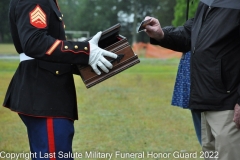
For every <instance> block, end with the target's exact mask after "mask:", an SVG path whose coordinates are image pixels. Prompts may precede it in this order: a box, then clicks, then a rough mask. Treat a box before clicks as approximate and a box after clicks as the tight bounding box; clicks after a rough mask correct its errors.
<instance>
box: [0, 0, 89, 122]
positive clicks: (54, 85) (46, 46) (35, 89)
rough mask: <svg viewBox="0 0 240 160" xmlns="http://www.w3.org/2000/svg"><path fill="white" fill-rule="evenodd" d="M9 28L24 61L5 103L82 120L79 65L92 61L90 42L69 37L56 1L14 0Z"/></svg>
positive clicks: (44, 114) (35, 112)
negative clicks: (77, 78) (77, 84)
mask: <svg viewBox="0 0 240 160" xmlns="http://www.w3.org/2000/svg"><path fill="white" fill-rule="evenodd" d="M9 18H10V27H11V34H12V39H13V42H14V45H15V48H16V50H17V52H18V53H25V54H26V55H27V56H29V57H33V58H35V59H33V60H26V61H22V62H21V63H20V64H19V66H18V68H17V70H16V73H15V74H14V76H13V78H12V80H11V83H10V85H9V88H8V90H7V93H6V97H5V100H4V104H3V106H5V107H8V108H10V109H11V110H13V111H16V112H19V113H23V114H26V115H31V116H39V117H65V118H69V119H78V115H77V101H76V91H75V85H74V80H73V72H74V71H76V67H75V64H88V60H89V50H90V48H89V43H88V42H72V41H67V40H66V38H65V31H64V23H63V20H64V18H65V17H64V18H63V15H62V13H61V12H60V11H59V8H58V6H57V4H56V2H55V1H54V0H24V1H22V0H11V2H10V11H9Z"/></svg>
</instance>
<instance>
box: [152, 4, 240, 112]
mask: <svg viewBox="0 0 240 160" xmlns="http://www.w3.org/2000/svg"><path fill="white" fill-rule="evenodd" d="M163 31H164V39H163V40H161V42H157V41H155V40H153V39H151V43H153V44H158V45H161V46H163V47H166V48H170V49H173V50H176V51H180V52H186V51H189V50H191V51H192V56H191V93H190V104H189V105H190V108H191V109H200V110H215V111H220V110H232V109H233V108H234V106H235V104H236V103H237V102H238V97H239V95H238V93H237V90H238V86H239V83H240V63H239V60H240V10H236V9H227V8H209V7H208V6H207V5H205V4H204V3H202V2H200V3H199V6H198V9H197V12H196V15H195V18H194V19H191V20H188V21H187V22H186V24H185V25H184V26H182V27H176V28H174V27H165V28H163Z"/></svg>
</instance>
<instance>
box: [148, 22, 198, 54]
mask: <svg viewBox="0 0 240 160" xmlns="http://www.w3.org/2000/svg"><path fill="white" fill-rule="evenodd" d="M193 20H194V19H190V20H188V21H186V23H185V24H184V25H183V26H180V27H173V26H167V27H164V28H162V30H163V32H164V38H163V39H162V40H161V41H157V40H155V39H153V38H150V43H151V44H155V45H160V46H162V47H164V48H168V49H171V50H175V51H178V52H188V51H190V50H191V28H192V23H193Z"/></svg>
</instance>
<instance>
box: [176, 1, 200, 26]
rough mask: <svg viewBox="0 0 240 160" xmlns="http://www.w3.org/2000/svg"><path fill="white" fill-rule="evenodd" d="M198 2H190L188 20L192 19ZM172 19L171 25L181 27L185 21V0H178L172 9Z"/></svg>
mask: <svg viewBox="0 0 240 160" xmlns="http://www.w3.org/2000/svg"><path fill="white" fill-rule="evenodd" d="M198 3H199V0H190V4H189V11H188V18H193V17H194V14H195V12H196V10H197V6H198ZM174 10H175V12H174V19H173V21H172V24H173V25H174V26H179V25H183V24H184V22H185V21H186V10H187V0H178V1H177V4H176V6H175V8H174Z"/></svg>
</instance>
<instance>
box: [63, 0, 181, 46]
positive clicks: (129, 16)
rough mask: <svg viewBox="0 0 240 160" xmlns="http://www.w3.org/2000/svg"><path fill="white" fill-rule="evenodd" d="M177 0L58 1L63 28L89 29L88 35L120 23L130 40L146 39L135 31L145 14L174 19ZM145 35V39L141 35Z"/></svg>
mask: <svg viewBox="0 0 240 160" xmlns="http://www.w3.org/2000/svg"><path fill="white" fill-rule="evenodd" d="M175 3H176V0H163V1H159V0H151V1H146V0H68V1H59V5H60V8H61V10H62V12H63V14H64V15H65V16H64V23H65V24H66V26H67V27H66V30H81V31H86V30H87V31H89V32H90V34H91V36H93V35H94V34H96V33H97V32H98V31H101V30H103V29H106V28H109V27H110V26H112V25H114V24H117V23H120V24H121V30H120V34H122V35H124V36H125V37H127V38H128V40H129V41H130V42H136V41H148V40H149V38H147V36H146V35H144V34H143V33H139V34H137V33H136V30H137V27H138V25H139V24H140V22H141V21H142V20H143V19H144V18H145V16H147V15H149V16H154V17H156V16H157V15H160V17H163V18H162V21H163V23H170V22H171V21H172V19H173V15H174V13H173V8H174V6H175ZM143 37H145V39H144V38H143Z"/></svg>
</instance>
